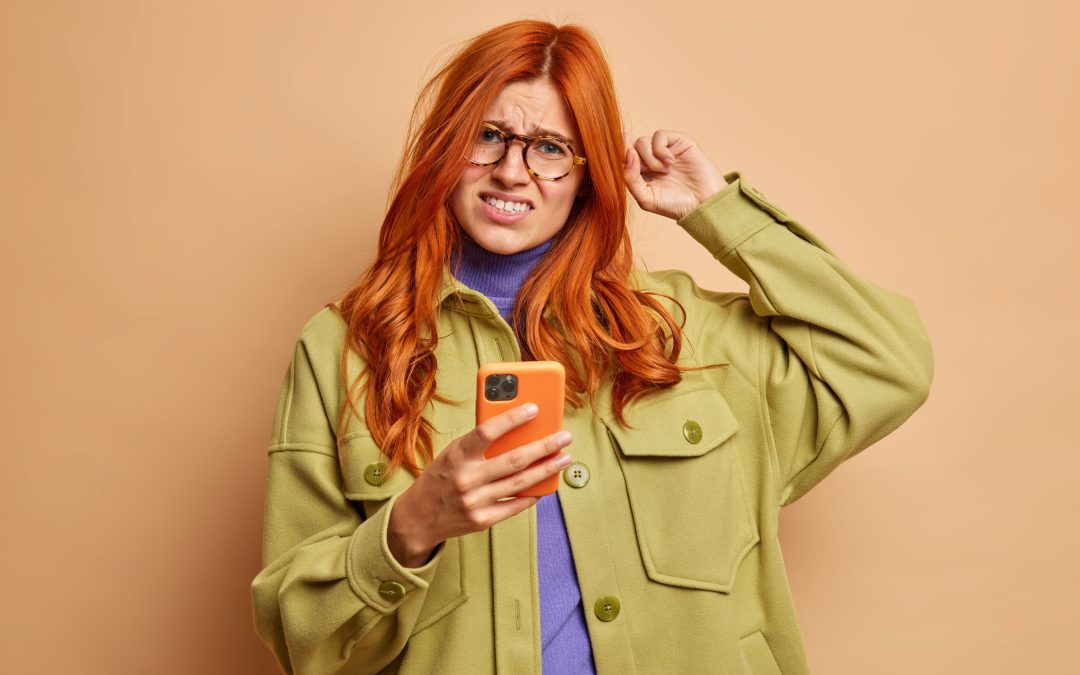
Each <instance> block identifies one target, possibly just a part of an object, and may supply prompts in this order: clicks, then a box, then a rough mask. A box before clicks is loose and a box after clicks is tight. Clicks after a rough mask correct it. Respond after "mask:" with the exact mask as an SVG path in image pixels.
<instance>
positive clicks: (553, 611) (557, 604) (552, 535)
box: [450, 235, 596, 675]
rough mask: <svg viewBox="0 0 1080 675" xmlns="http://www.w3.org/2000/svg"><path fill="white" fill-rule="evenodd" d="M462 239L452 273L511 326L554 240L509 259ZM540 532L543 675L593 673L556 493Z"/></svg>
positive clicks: (542, 505)
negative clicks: (528, 281) (518, 301)
mask: <svg viewBox="0 0 1080 675" xmlns="http://www.w3.org/2000/svg"><path fill="white" fill-rule="evenodd" d="M461 239H462V245H461V248H460V249H459V250H456V251H454V255H453V259H452V261H451V268H450V269H451V271H452V272H453V274H454V276H455V277H457V279H458V281H460V282H461V283H463V284H465V285H466V286H468V287H469V288H471V289H473V290H476V291H479V292H480V293H483V294H484V295H486V296H487V297H488V298H489V299H491V301H492V302H494V303H495V307H497V308H498V310H499V314H501V315H502V317H503V319H506V320H507V321H510V312H511V310H512V309H513V306H514V299H515V298H516V297H517V293H518V289H520V288H521V285H522V284H523V283H524V282H525V278H526V277H528V276H529V273H530V272H531V271H532V268H533V266H534V265H535V264H536V263H538V262H539V261H540V259H541V258H543V257H544V254H545V253H547V251H548V249H550V248H551V246H552V244H553V243H554V239H548V240H547V241H545V242H544V243H542V244H540V245H538V246H535V247H533V248H530V249H527V250H524V251H519V252H518V253H512V254H510V255H501V254H499V253H492V252H491V251H488V250H487V249H484V248H482V247H481V246H480V245H479V244H478V243H476V242H475V241H474V240H473V239H471V238H470V237H468V236H464V235H463V236H462V238H461ZM536 526H537V527H536V530H537V531H536V551H537V569H538V570H539V574H540V643H541V646H542V648H543V652H542V655H541V663H542V665H543V671H544V673H545V675H549V674H553V673H560V674H562V673H595V672H596V670H595V668H594V666H593V659H592V645H591V643H590V642H589V632H588V629H587V628H586V626H585V614H584V610H583V608H582V604H581V590H580V589H579V588H578V583H577V573H576V572H575V570H574V557H573V554H572V553H571V551H570V540H569V538H568V537H567V534H566V522H565V521H564V520H563V513H562V506H561V505H560V503H559V494H558V493H557V492H556V493H553V494H550V495H547V496H546V497H541V498H540V500H539V501H537V502H536Z"/></svg>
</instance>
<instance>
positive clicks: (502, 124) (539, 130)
mask: <svg viewBox="0 0 1080 675" xmlns="http://www.w3.org/2000/svg"><path fill="white" fill-rule="evenodd" d="M484 121H485V122H487V123H488V124H494V125H495V126H497V127H499V129H501V130H503V131H505V132H506V133H508V134H512V133H514V132H513V131H511V130H510V123H509V122H508V121H506V120H484ZM528 135H529V136H554V137H555V138H558V139H559V140H562V141H566V142H567V143H577V141H575V140H574V139H572V138H570V137H569V136H567V135H566V134H563V133H560V132H558V131H553V130H551V129H544V128H543V127H540V126H537V125H535V124H534V125H532V127H531V128H530V129H529V132H528Z"/></svg>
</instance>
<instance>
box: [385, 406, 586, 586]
mask: <svg viewBox="0 0 1080 675" xmlns="http://www.w3.org/2000/svg"><path fill="white" fill-rule="evenodd" d="M530 406H532V410H533V412H532V413H531V414H530V413H529V412H528V411H527V409H528V408H529V407H530ZM535 411H536V406H535V405H533V404H526V405H522V406H518V407H516V408H512V409H510V410H508V411H506V412H504V413H502V414H500V415H496V416H494V417H492V418H490V419H487V420H485V421H483V422H481V423H480V424H478V425H476V427H474V428H473V429H472V431H470V432H469V433H467V434H465V435H464V436H460V437H458V438H456V439H454V440H453V441H451V442H450V444H449V445H447V446H446V448H445V449H444V450H443V451H442V452H441V453H439V454H438V455H437V456H436V457H435V460H434V461H433V462H432V463H431V464H430V465H429V466H428V467H427V468H426V469H424V471H423V472H421V474H420V475H419V476H418V477H417V479H416V481H415V482H414V483H413V484H412V485H410V486H409V488H408V489H407V490H405V491H404V492H403V493H401V495H399V496H398V498H397V501H396V502H395V503H394V507H393V510H392V511H391V512H390V522H389V524H388V528H387V529H388V532H387V543H388V544H389V546H390V552H391V553H393V554H394V557H395V558H397V560H398V562H400V563H401V564H402V565H404V566H405V567H420V566H421V565H423V564H425V563H426V562H427V561H428V560H430V559H431V555H432V553H433V552H434V551H435V548H436V547H438V545H439V544H441V543H442V542H443V541H445V540H447V539H449V538H450V537H457V536H460V535H463V534H469V533H471V532H479V531H481V530H486V529H487V528H489V527H491V526H492V525H494V524H495V523H498V522H500V521H502V520H506V519H507V518H509V517H511V516H514V515H517V514H518V513H520V512H522V511H524V510H525V509H527V508H529V507H530V506H532V505H533V504H535V503H536V502H537V500H538V498H537V497H514V495H515V494H516V493H518V492H521V491H522V490H524V489H526V488H528V487H531V486H533V485H535V484H537V483H539V482H540V481H542V480H544V479H545V478H547V477H549V476H551V475H552V474H555V473H558V472H559V471H562V470H563V469H564V468H566V466H567V465H568V464H570V456H569V455H567V454H566V453H563V452H559V454H558V455H555V456H554V457H552V458H551V459H550V460H548V461H546V462H543V463H542V464H538V465H536V466H530V465H531V464H532V463H533V462H536V461H537V460H539V459H541V458H543V457H546V456H547V455H550V454H552V453H554V452H556V451H558V450H560V449H562V448H564V447H566V446H567V445H569V444H570V442H571V441H572V440H573V437H572V436H571V434H570V432H569V431H566V430H563V431H560V432H558V433H555V434H552V435H550V436H546V437H544V438H541V439H539V440H537V441H533V442H532V443H526V444H525V445H522V446H520V447H517V448H514V449H513V450H509V451H507V452H505V453H502V454H500V455H498V456H496V457H492V458H491V459H487V458H485V457H484V451H485V450H487V448H488V446H489V445H491V443H493V442H494V441H495V439H497V438H499V437H500V436H502V435H503V434H505V433H507V432H508V431H510V430H511V429H514V428H515V427H519V426H521V425H522V424H525V423H526V422H528V421H529V420H530V419H532V418H533V417H535V416H536V412H535ZM560 437H561V438H560ZM508 497H509V498H510V499H504V498H508ZM500 500H503V501H500Z"/></svg>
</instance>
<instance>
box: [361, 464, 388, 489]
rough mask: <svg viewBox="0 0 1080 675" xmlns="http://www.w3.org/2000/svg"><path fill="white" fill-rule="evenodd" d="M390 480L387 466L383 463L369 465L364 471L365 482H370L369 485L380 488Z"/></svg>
mask: <svg viewBox="0 0 1080 675" xmlns="http://www.w3.org/2000/svg"><path fill="white" fill-rule="evenodd" d="M389 478H390V476H389V475H387V473H386V465H385V464H383V463H382V462H375V463H374V464H368V467H367V468H366V469H364V480H366V481H367V482H368V485H374V486H376V487H378V486H380V485H382V484H383V483H385V482H386V481H387V480H388V479H389Z"/></svg>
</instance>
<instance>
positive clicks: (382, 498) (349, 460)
mask: <svg viewBox="0 0 1080 675" xmlns="http://www.w3.org/2000/svg"><path fill="white" fill-rule="evenodd" d="M456 435H457V434H456V433H449V432H442V433H436V434H435V437H434V439H433V441H434V445H435V449H436V451H438V450H441V449H442V448H443V447H445V446H446V445H447V444H448V443H449V442H450V441H451V440H453V439H454V437H455V436H456ZM339 446H340V451H339V452H340V454H339V460H340V463H341V475H342V482H343V484H344V487H345V497H346V498H348V499H349V500H351V501H354V502H359V508H360V510H361V515H363V516H364V518H365V519H367V518H371V517H373V516H374V515H375V514H376V513H377V512H378V511H379V510H380V509H381V508H382V507H383V506H385V505H386V502H387V501H389V499H390V498H391V497H393V496H394V495H395V494H398V493H400V492H404V491H405V490H406V489H408V487H409V486H410V485H412V484H413V482H414V481H415V478H414V477H413V475H412V474H411V473H409V471H408V470H407V469H405V468H404V467H399V468H398V469H396V470H395V471H394V472H393V473H390V474H388V473H387V472H386V468H387V466H388V465H389V463H390V460H389V459H388V458H387V457H386V455H384V454H383V452H382V450H381V449H380V448H379V446H378V445H377V444H376V443H375V439H373V438H372V437H371V436H370V435H369V434H368V433H367V432H366V431H365V432H360V433H351V434H347V435H346V436H344V437H343V438H342V440H341V443H340V444H339ZM442 545H443V552H442V559H441V560H440V561H439V566H438V569H437V571H436V572H435V578H434V579H433V580H432V582H431V585H430V586H428V590H427V593H425V594H424V595H423V596H419V597H423V603H424V604H423V606H422V607H421V608H420V614H419V616H418V618H417V620H416V624H415V625H414V627H413V631H412V635H416V634H417V633H419V632H420V631H422V630H424V629H425V628H428V627H429V626H431V625H432V624H434V623H435V622H437V621H438V620H439V619H441V618H443V617H445V616H446V615H447V614H449V613H450V612H451V611H453V610H454V609H455V608H457V607H458V605H460V604H461V603H463V602H465V600H467V599H468V594H467V592H466V588H465V551H464V548H463V547H462V546H461V545H460V541H459V540H458V538H456V537H451V538H450V539H447V540H446V541H444V542H443V544H442Z"/></svg>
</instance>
